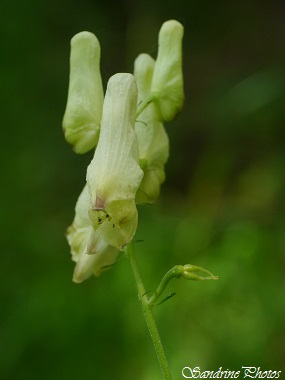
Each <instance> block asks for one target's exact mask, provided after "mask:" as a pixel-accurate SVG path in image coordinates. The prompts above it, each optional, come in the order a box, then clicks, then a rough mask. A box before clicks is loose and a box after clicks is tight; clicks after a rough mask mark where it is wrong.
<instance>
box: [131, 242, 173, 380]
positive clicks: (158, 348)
mask: <svg viewBox="0 0 285 380" xmlns="http://www.w3.org/2000/svg"><path fill="white" fill-rule="evenodd" d="M127 255H128V257H129V259H130V262H131V266H132V270H133V274H134V277H135V281H136V285H137V288H138V292H139V299H140V301H141V305H142V309H143V314H144V317H145V320H146V324H147V327H148V330H149V333H150V336H151V339H152V342H153V345H154V348H155V352H156V355H157V359H158V361H159V364H160V368H161V370H162V373H163V375H164V379H165V380H171V379H172V377H171V374H170V371H169V367H168V363H167V360H166V356H165V353H164V349H163V346H162V343H161V340H160V337H159V333H158V330H157V327H156V323H155V320H154V318H153V314H152V309H151V305H150V304H149V303H148V298H147V295H146V291H145V287H144V285H143V282H142V279H141V275H140V272H139V269H138V266H137V261H136V257H135V251H134V246H133V243H130V244H129V245H128V246H127Z"/></svg>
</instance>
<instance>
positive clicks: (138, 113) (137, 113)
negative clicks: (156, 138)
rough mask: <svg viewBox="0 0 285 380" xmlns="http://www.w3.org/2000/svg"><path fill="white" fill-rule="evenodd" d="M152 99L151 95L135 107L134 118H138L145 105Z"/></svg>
mask: <svg viewBox="0 0 285 380" xmlns="http://www.w3.org/2000/svg"><path fill="white" fill-rule="evenodd" d="M152 101H153V97H150V98H148V99H147V100H146V101H145V102H142V103H141V104H140V105H139V106H138V108H137V112H136V119H137V118H138V116H139V115H140V114H141V113H142V112H143V111H144V110H145V109H146V107H147V106H148V105H149V104H150V103H151V102H152Z"/></svg>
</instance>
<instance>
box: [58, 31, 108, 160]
mask: <svg viewBox="0 0 285 380" xmlns="http://www.w3.org/2000/svg"><path fill="white" fill-rule="evenodd" d="M103 99H104V94H103V87H102V81H101V74H100V44H99V41H98V40H97V38H96V36H95V35H94V34H92V33H89V32H81V33H78V34H76V35H75V36H74V37H73V38H72V40H71V53H70V78H69V89H68V99H67V105H66V110H65V114H64V118H63V130H64V134H65V138H66V141H67V142H68V143H70V144H71V145H72V146H73V149H74V151H75V152H76V153H85V152H87V151H89V150H90V149H93V148H94V147H95V146H96V144H97V141H98V137H99V129H100V122H101V117H102V106H103Z"/></svg>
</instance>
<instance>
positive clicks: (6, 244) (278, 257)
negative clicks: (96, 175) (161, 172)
mask: <svg viewBox="0 0 285 380" xmlns="http://www.w3.org/2000/svg"><path fill="white" fill-rule="evenodd" d="M284 12H285V7H284V2H283V1H281V0H280V1H274V2H259V1H257V0H250V1H240V2H228V1H225V0H222V1H220V2H211V1H205V0H203V1H197V0H195V1H192V2H186V1H183V0H176V1H175V2H169V1H165V2H162V1H161V2H159V1H150V0H147V1H144V2H132V1H130V0H129V1H127V0H125V1H118V2H115V1H114V2H107V1H105V2H101V1H100V2H99V1H87V0H84V1H82V2H79V1H75V0H72V1H68V0H63V1H61V2H58V1H55V0H50V1H49V2H40V1H29V2H26V1H20V0H16V1H13V2H12V1H8V0H4V1H2V2H1V16H2V17H1V24H0V25H1V26H0V28H1V32H2V33H1V36H2V44H1V52H2V54H1V62H0V68H1V77H0V81H1V86H0V88H1V95H0V96H1V104H2V107H1V109H2V112H1V162H2V165H1V167H2V169H1V174H2V186H1V214H0V215H1V226H2V227H1V228H2V231H1V241H2V244H1V251H2V252H1V273H2V276H1V287H0V295H1V317H0V320H1V324H0V346H1V355H0V378H1V379H18V378H19V379H29V380H30V379H39V378H40V379H43V380H45V379H55V380H56V379H62V378H68V379H74V380H76V379H80V378H83V377H84V378H85V379H86V380H88V379H115V380H116V379H118V380H119V379H128V378H138V379H156V378H157V379H159V378H160V377H159V376H160V373H159V368H157V367H158V365H157V362H156V358H155V357H154V355H153V350H152V347H151V341H150V339H149V337H148V333H147V330H146V327H145V325H144V320H143V317H142V315H141V310H140V305H139V304H138V301H137V297H136V290H135V288H134V281H133V278H132V274H131V271H130V267H129V264H128V262H127V261H126V260H125V258H124V257H122V259H121V260H120V261H119V262H118V264H117V265H116V266H115V267H114V268H112V269H111V270H110V271H109V272H107V273H106V274H104V275H102V277H101V278H99V279H95V278H93V279H91V280H88V281H86V282H85V283H83V284H81V285H75V284H73V283H72V282H71V277H72V271H73V263H72V262H71V260H70V256H69V248H68V245H67V243H66V241H65V237H64V230H65V228H66V226H68V225H69V224H70V223H71V221H72V219H73V214H74V211H73V208H74V205H75V201H76V199H77V197H78V194H79V192H80V191H81V188H82V186H83V183H84V178H85V170H86V166H87V165H88V163H89V162H90V160H91V154H87V155H85V156H80V157H79V156H76V155H75V154H73V152H72V151H71V148H70V147H69V146H68V145H67V144H66V143H65V141H64V138H63V133H62V130H61V121H62V116H63V112H64V108H65V103H66V95H67V85H68V71H69V67H68V59H69V41H70V38H71V37H72V36H73V35H74V34H75V33H77V32H79V31H82V30H89V31H91V32H94V33H95V34H96V35H97V36H98V38H99V40H100V42H101V47H102V65H101V66H102V75H103V81H104V84H105V85H106V82H107V80H108V78H109V77H110V76H111V75H112V74H114V73H116V72H120V71H132V70H133V60H134V58H135V57H136V56H137V55H138V54H139V53H141V52H147V53H150V54H152V55H153V56H154V57H155V54H156V48H157V33H158V30H159V28H160V25H161V23H162V22H163V21H165V20H167V19H170V18H176V19H177V20H179V21H180V22H182V23H183V24H184V26H185V37H184V52H185V55H184V74H185V91H186V104H185V107H184V110H183V112H182V113H181V115H179V117H178V118H177V120H175V121H174V122H172V123H169V124H168V125H167V131H168V133H169V136H170V142H171V156H170V161H169V163H168V165H167V180H166V183H165V184H164V186H163V188H162V194H161V198H160V200H159V201H158V202H157V204H156V205H154V206H147V207H140V208H139V213H140V214H139V215H140V224H139V230H138V232H137V239H143V242H142V243H137V244H136V246H137V252H138V260H139V264H140V266H141V270H142V274H143V278H144V279H145V285H146V288H148V289H149V290H152V289H153V288H154V287H155V286H156V285H157V283H158V281H159V280H160V278H161V277H162V275H163V274H164V273H165V272H166V271H167V270H168V269H169V268H170V267H172V266H174V265H175V264H185V263H192V264H196V265H199V266H203V267H205V268H207V269H209V270H210V271H212V272H213V273H214V274H216V275H219V276H220V280H219V281H216V282H202V283H200V282H187V281H186V280H184V281H183V280H179V281H176V280H173V283H172V284H171V285H170V286H169V292H170V291H176V292H177V295H176V296H175V297H174V298H172V299H171V300H170V301H168V302H166V303H164V304H163V305H161V306H159V307H157V309H155V310H154V312H155V316H156V318H157V321H158V325H159V330H160V332H161V336H162V339H163V341H164V343H165V348H166V352H167V354H168V357H169V362H170V366H171V368H172V372H173V376H174V379H180V378H182V376H181V369H182V367H184V366H201V367H202V368H204V369H218V367H220V366H223V367H224V368H226V367H227V368H231V369H235V370H238V369H240V367H241V366H242V365H252V366H260V367H262V368H264V369H279V370H281V369H283V370H284V361H283V360H284V359H283V358H284V356H285V346H284V341H285V329H284V322H285V321H284V319H285V318H284V315H285V305H284V289H285V281H284V268H285V255H284V253H285V234H284V230H285V216H284V213H285V204H284V194H285V191H284V190H285V175H284V167H285V132H284V130H285V129H284V116H285V107H284V104H285V94H284V92H285V91H284V89H285V75H284V66H285V56H284V55H285V54H284V52H285V51H284V42H285V41H284V39H285V37H284V36H285V30H284V29H285V26H284ZM282 366H283V368H282Z"/></svg>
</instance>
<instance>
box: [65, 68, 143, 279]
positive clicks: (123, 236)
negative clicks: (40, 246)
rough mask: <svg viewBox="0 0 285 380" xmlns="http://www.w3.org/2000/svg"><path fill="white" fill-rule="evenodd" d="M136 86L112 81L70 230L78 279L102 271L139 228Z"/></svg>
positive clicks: (127, 78)
mask: <svg viewBox="0 0 285 380" xmlns="http://www.w3.org/2000/svg"><path fill="white" fill-rule="evenodd" d="M136 104H137V86H136V83H135V79H134V77H133V75H131V74H116V75H114V76H112V77H111V78H110V80H109V82H108V86H107V91H106V95H105V100H104V105H103V115H102V122H101V131H100V137H99V141H98V145H97V148H96V151H95V154H94V158H93V160H92V161H91V163H90V165H89V166H88V169H87V184H86V186H85V188H84V189H83V191H82V193H81V195H80V197H79V199H78V201H77V204H76V209H75V213H76V215H75V219H74V221H73V224H72V226H70V227H69V229H68V231H67V239H68V242H69V244H70V246H71V252H72V259H73V260H74V261H75V262H76V267H75V271H74V278H73V279H74V281H75V282H81V281H83V280H85V279H86V278H88V277H89V276H91V275H92V274H95V275H99V274H100V273H101V272H102V270H104V269H105V268H106V267H107V266H110V265H112V263H114V261H115V260H116V257H117V254H118V250H121V249H122V248H123V247H124V246H125V245H126V244H128V243H129V242H130V241H131V240H132V238H133V236H134V234H135V232H136V228H137V221H138V214H137V209H136V204H135V194H136V191H137V189H138V187H139V185H140V182H141V180H142V177H143V171H142V170H141V168H140V166H139V163H138V161H139V158H138V147H137V140H136V135H135V132H134V129H133V128H134V123H135V112H136Z"/></svg>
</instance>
